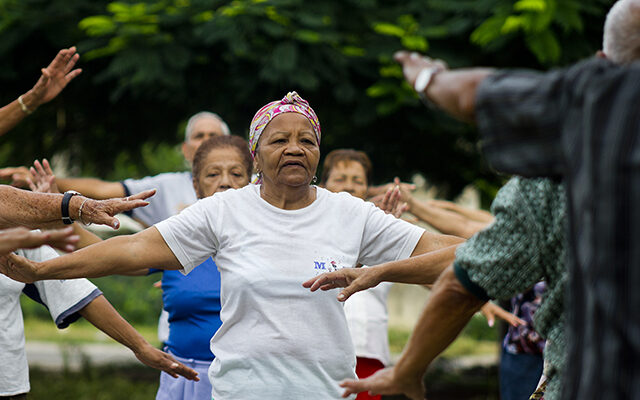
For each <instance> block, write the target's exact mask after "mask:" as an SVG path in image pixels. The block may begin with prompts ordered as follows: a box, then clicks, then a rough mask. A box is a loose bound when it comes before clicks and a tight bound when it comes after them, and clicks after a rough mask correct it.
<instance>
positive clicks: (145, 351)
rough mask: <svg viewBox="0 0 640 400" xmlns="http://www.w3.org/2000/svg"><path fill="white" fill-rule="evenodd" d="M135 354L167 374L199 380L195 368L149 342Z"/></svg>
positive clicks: (142, 361) (144, 362)
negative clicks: (180, 361)
mask: <svg viewBox="0 0 640 400" xmlns="http://www.w3.org/2000/svg"><path fill="white" fill-rule="evenodd" d="M134 354H135V355H136V357H137V358H138V360H140V362H141V363H143V364H145V365H147V366H149V367H151V368H155V369H158V370H161V371H164V372H166V373H167V374H169V375H171V376H173V377H174V378H177V377H178V375H180V376H183V377H185V378H187V379H188V380H190V381H199V380H200V378H198V373H197V372H196V371H194V370H193V369H191V368H189V367H187V366H185V365H184V364H182V363H179V362H178V361H176V360H175V359H174V358H173V357H171V355H169V354H167V353H165V352H163V351H160V350H158V349H156V348H155V347H153V346H151V345H150V344H148V343H147V345H146V346H144V347H143V348H142V349H141V350H139V351H135V352H134Z"/></svg>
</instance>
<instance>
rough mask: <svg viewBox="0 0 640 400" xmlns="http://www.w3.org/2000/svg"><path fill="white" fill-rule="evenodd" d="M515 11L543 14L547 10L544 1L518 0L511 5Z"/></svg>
mask: <svg viewBox="0 0 640 400" xmlns="http://www.w3.org/2000/svg"><path fill="white" fill-rule="evenodd" d="M513 9H514V10H515V11H533V12H544V11H546V10H547V2H546V1H545V0H519V1H517V2H516V3H515V4H514V5H513Z"/></svg>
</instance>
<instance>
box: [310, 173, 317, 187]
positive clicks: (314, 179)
mask: <svg viewBox="0 0 640 400" xmlns="http://www.w3.org/2000/svg"><path fill="white" fill-rule="evenodd" d="M316 182H318V177H317V176H315V175H314V176H313V178H312V179H311V184H312V185H315V184H316Z"/></svg>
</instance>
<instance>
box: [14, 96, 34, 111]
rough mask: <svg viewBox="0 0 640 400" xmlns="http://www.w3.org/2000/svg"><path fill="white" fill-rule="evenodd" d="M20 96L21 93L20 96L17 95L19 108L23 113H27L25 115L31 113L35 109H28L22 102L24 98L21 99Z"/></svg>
mask: <svg viewBox="0 0 640 400" xmlns="http://www.w3.org/2000/svg"><path fill="white" fill-rule="evenodd" d="M22 96H23V95H20V97H18V103H19V104H20V108H21V109H22V111H23V112H24V113H25V114H27V115H29V114H32V113H33V112H34V111H35V110H29V107H27V106H26V105H25V104H24V100H22Z"/></svg>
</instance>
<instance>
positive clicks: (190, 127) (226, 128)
mask: <svg viewBox="0 0 640 400" xmlns="http://www.w3.org/2000/svg"><path fill="white" fill-rule="evenodd" d="M205 117H208V118H213V119H215V120H217V121H218V122H220V125H221V126H222V134H223V135H231V130H230V129H229V125H227V123H226V122H224V120H223V119H222V118H220V116H219V115H218V114H216V113H212V112H209V111H200V112H199V113H197V114H194V115H192V116H191V118H189V121H187V127H186V128H185V129H184V141H185V142H186V141H188V140H189V138H190V137H191V134H192V133H193V126H194V125H195V124H196V122H197V121H198V120H199V119H201V118H205Z"/></svg>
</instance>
